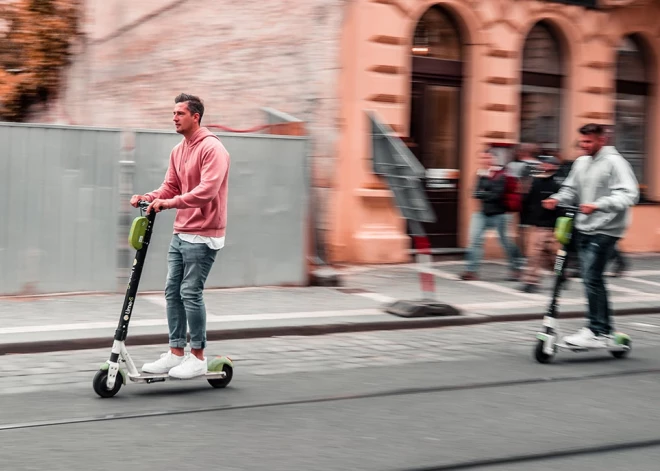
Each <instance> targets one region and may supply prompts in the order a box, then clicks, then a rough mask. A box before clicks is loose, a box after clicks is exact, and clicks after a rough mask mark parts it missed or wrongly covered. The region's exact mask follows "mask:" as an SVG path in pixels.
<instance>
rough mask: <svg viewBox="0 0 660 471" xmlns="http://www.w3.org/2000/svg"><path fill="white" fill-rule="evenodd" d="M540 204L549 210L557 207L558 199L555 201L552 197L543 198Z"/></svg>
mask: <svg viewBox="0 0 660 471" xmlns="http://www.w3.org/2000/svg"><path fill="white" fill-rule="evenodd" d="M541 204H542V205H543V207H544V208H545V209H549V210H550V211H552V210H553V209H555V208H556V207H557V205H558V204H559V201H557V200H555V199H552V198H548V199H545V200H543V201H541Z"/></svg>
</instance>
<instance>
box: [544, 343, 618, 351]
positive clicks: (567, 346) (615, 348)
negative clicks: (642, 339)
mask: <svg viewBox="0 0 660 471" xmlns="http://www.w3.org/2000/svg"><path fill="white" fill-rule="evenodd" d="M555 346H556V347H557V348H559V349H562V350H570V351H572V352H589V351H592V350H593V351H596V350H606V351H608V352H625V351H628V350H630V347H628V346H627V345H612V346H609V347H579V346H577V345H570V344H568V343H566V342H557V343H555Z"/></svg>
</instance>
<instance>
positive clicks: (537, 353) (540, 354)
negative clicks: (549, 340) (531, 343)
mask: <svg viewBox="0 0 660 471" xmlns="http://www.w3.org/2000/svg"><path fill="white" fill-rule="evenodd" d="M543 347H545V341H544V340H538V341H537V342H536V347H535V348H534V358H536V361H538V362H539V363H543V364H545V363H549V362H550V360H552V358H553V357H554V348H553V354H552V355H548V354H547V353H546V352H545V351H544V348H543Z"/></svg>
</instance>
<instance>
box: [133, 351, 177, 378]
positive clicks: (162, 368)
mask: <svg viewBox="0 0 660 471" xmlns="http://www.w3.org/2000/svg"><path fill="white" fill-rule="evenodd" d="M183 360H184V357H183V356H178V355H175V354H173V353H172V351H171V350H170V351H169V352H167V353H163V354H162V355H161V356H160V358H159V359H158V360H156V361H154V362H151V363H145V364H144V365H143V366H142V372H143V373H152V374H165V373H169V371H170V370H171V369H172V368H174V367H175V366H178V365H180V364H181V363H182V362H183Z"/></svg>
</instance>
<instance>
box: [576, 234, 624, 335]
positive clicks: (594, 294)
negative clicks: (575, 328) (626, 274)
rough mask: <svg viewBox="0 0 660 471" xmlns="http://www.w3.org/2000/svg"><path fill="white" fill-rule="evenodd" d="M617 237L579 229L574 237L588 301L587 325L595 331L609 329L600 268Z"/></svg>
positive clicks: (608, 313)
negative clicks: (585, 232) (590, 233)
mask: <svg viewBox="0 0 660 471" xmlns="http://www.w3.org/2000/svg"><path fill="white" fill-rule="evenodd" d="M618 240H619V239H618V238H616V237H612V236H608V235H604V234H594V235H588V234H583V233H579V235H578V238H577V245H578V255H579V257H580V265H581V269H582V281H583V283H584V289H585V292H586V296H587V301H588V303H589V316H588V317H589V328H590V329H591V330H592V331H593V332H594V333H595V334H605V335H608V334H610V333H612V321H611V316H612V310H611V308H610V302H609V299H608V295H607V288H606V287H605V278H604V276H603V272H604V271H605V267H606V266H607V262H608V261H609V260H610V259H611V257H612V251H613V250H614V246H615V245H616V243H617V241H618Z"/></svg>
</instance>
